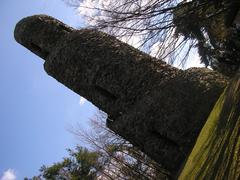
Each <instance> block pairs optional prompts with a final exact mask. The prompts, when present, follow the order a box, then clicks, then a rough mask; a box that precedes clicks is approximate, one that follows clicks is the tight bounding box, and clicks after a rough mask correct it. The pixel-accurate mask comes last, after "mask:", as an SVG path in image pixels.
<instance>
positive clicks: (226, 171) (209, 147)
mask: <svg viewBox="0 0 240 180" xmlns="http://www.w3.org/2000/svg"><path fill="white" fill-rule="evenodd" d="M179 179H180V180H185V179H193V180H194V179H231V180H238V179H240V71H238V73H237V74H236V75H235V77H234V78H233V79H232V81H231V82H230V84H229V85H228V87H227V88H226V89H225V91H224V92H223V94H222V95H221V96H220V98H219V99H218V101H217V103H216V105H215V106H214V108H213V110H212V112H211V114H210V116H209V117H208V120H207V122H206V124H205V125H204V127H203V128H202V130H201V133H200V135H199V137H198V139H197V142H196V144H195V146H194V148H193V150H192V152H191V154H190V156H189V157H188V160H187V163H186V164H185V167H184V169H183V171H182V172H181V175H180V177H179Z"/></svg>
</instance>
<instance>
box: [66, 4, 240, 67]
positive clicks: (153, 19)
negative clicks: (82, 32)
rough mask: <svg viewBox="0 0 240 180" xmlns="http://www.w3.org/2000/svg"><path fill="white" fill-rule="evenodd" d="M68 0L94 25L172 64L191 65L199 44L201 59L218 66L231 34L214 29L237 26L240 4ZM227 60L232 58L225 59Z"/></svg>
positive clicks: (88, 22)
mask: <svg viewBox="0 0 240 180" xmlns="http://www.w3.org/2000/svg"><path fill="white" fill-rule="evenodd" d="M64 1H65V2H66V3H68V4H69V5H70V6H72V7H75V8H76V9H77V10H78V12H79V13H80V14H81V15H83V16H84V17H85V20H86V21H87V24H88V25H89V27H93V28H97V29H100V30H103V31H105V32H107V33H110V34H112V35H114V36H116V37H118V38H119V39H121V40H123V41H126V42H128V43H130V44H132V45H134V46H135V47H137V48H140V49H141V50H143V51H145V52H147V53H150V54H151V55H153V56H156V57H158V58H160V59H163V60H165V61H167V62H168V63H170V64H173V62H178V64H181V65H183V64H185V62H186V60H187V59H188V57H189V54H190V53H191V52H192V51H191V50H194V49H197V50H198V53H199V56H200V59H201V62H202V63H203V64H205V66H208V65H210V66H212V67H213V68H215V67H216V62H218V61H219V57H218V56H219V54H221V52H222V51H224V50H226V47H223V46H224V45H225V44H226V43H225V39H224V38H226V37H223V38H222V39H218V38H216V37H215V36H216V35H215V34H216V33H215V34H214V32H213V31H216V29H218V30H219V31H220V29H221V28H222V24H226V21H227V23H229V24H230V25H231V22H233V18H234V17H235V15H236V13H237V11H238V9H239V6H240V4H239V2H238V1H236V0H233V1H230V0H218V1H216V0H119V1H110V0H64ZM223 16H224V17H223ZM225 17H227V20H226V18H225ZM219 19H223V20H222V21H219ZM223 21H224V22H223ZM221 31H223V30H222V29H221ZM218 33H220V32H218ZM223 59H224V60H226V59H227V58H221V60H220V61H223ZM225 64H226V63H225Z"/></svg>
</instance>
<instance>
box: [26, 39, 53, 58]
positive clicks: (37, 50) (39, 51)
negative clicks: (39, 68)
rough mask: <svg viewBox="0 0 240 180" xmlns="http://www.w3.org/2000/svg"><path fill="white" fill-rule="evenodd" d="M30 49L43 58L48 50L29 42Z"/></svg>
mask: <svg viewBox="0 0 240 180" xmlns="http://www.w3.org/2000/svg"><path fill="white" fill-rule="evenodd" d="M30 50H31V51H33V52H34V53H35V54H37V55H38V56H40V57H41V58H43V59H45V58H46V57H47V56H48V54H49V53H48V52H47V51H45V50H43V49H42V48H40V47H39V46H38V45H36V44H34V43H31V44H30Z"/></svg>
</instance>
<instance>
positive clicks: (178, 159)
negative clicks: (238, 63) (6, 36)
mask: <svg viewBox="0 0 240 180" xmlns="http://www.w3.org/2000/svg"><path fill="white" fill-rule="evenodd" d="M15 38H16V40H17V41H18V42H19V43H20V44H22V45H23V46H25V47H27V48H28V49H30V50H31V51H32V52H34V53H35V54H37V55H39V56H40V57H42V58H43V59H45V63H44V68H45V70H46V72H47V73H48V74H49V75H51V76H52V77H54V78H56V79H57V80H58V81H60V82H61V83H63V84H64V85H66V86H67V87H69V88H70V89H72V90H73V91H75V92H76V93H78V94H80V95H81V96H83V97H85V98H86V99H88V100H89V101H91V102H92V103H93V104H95V105H96V106H98V107H99V108H100V109H102V110H103V111H105V112H106V113H107V114H108V120H107V126H108V127H109V128H110V129H112V130H113V131H114V132H116V133H117V134H119V135H121V136H122V137H124V138H125V139H127V140H128V141H130V142H131V143H132V144H133V145H135V146H138V147H139V148H140V149H141V150H142V151H143V152H144V153H146V154H147V155H149V156H150V157H151V158H153V159H154V160H155V161H157V162H158V163H160V164H161V165H162V166H163V167H164V168H166V169H167V170H169V171H170V172H171V173H173V174H176V173H177V171H178V170H179V169H180V167H181V165H182V164H183V162H184V161H185V159H186V157H187V156H188V154H189V152H190V151H191V149H192V147H193V145H194V143H195V141H196V138H197V136H198V134H199V132H200V130H201V128H202V126H203V125H204V123H205V120H206V119H207V117H208V115H209V113H210V111H211V109H212V108H213V105H214V103H215V102H216V100H217V99H218V97H219V95H220V94H221V92H222V91H223V89H224V87H225V86H226V84H227V81H226V79H225V78H224V77H223V76H221V75H220V74H218V73H216V72H213V71H210V70H208V69H206V68H192V69H188V70H186V71H183V70H179V69H177V68H174V67H172V66H170V65H167V64H166V63H165V62H163V61H161V60H159V59H156V58H153V57H151V56H149V55H147V54H145V53H143V52H140V51H138V50H137V49H135V48H133V47H131V46H129V45H127V44H126V43H123V42H121V41H119V40H117V39H116V38H114V37H112V36H109V35H107V34H105V33H103V32H99V31H96V30H90V29H82V30H74V29H72V28H70V27H68V26H66V25H64V24H63V23H61V22H59V21H58V20H55V19H53V18H51V17H49V16H44V15H40V16H32V17H28V18H25V19H23V20H21V21H20V22H19V23H18V24H17V26H16V29H15Z"/></svg>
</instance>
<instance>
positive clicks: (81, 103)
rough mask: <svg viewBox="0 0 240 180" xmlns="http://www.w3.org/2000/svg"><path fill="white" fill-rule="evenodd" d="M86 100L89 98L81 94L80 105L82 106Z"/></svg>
mask: <svg viewBox="0 0 240 180" xmlns="http://www.w3.org/2000/svg"><path fill="white" fill-rule="evenodd" d="M85 102H87V100H86V99H85V98H84V97H82V96H81V97H80V100H79V104H80V106H82V105H83V104H84V103H85Z"/></svg>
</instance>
